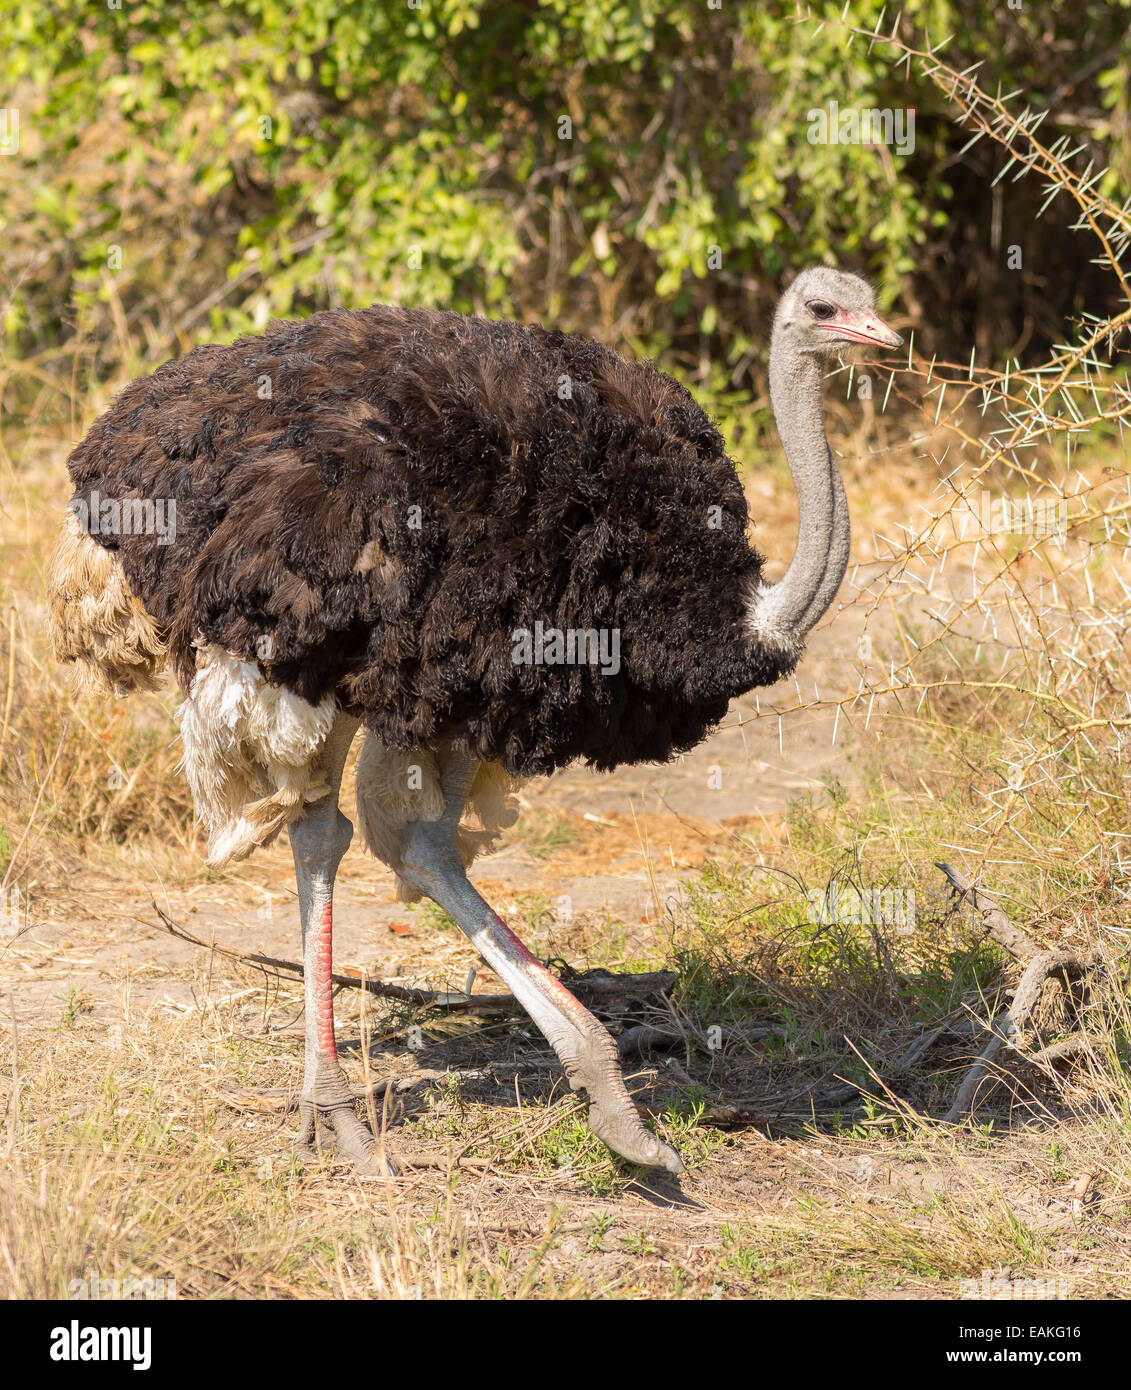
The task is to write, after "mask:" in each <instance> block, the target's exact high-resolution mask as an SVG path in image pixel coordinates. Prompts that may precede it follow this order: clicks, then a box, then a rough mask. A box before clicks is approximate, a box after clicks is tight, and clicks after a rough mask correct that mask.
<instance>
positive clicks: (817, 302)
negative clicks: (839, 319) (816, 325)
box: [806, 299, 836, 319]
mask: <svg viewBox="0 0 1131 1390" xmlns="http://www.w3.org/2000/svg"><path fill="white" fill-rule="evenodd" d="M806 307H807V308H808V310H809V312H810V313H811V314H812V315H813V317H814V318H818V319H831V318H833V317H834V316H835V314H836V306H835V305H833V304H826V303H825V301H824V300H823V299H811V300H810V301H809V303H808V305H807V306H806Z"/></svg>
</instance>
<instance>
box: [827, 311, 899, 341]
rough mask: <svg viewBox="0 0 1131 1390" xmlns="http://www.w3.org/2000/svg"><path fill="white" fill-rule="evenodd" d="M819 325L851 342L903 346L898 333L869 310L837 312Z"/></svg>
mask: <svg viewBox="0 0 1131 1390" xmlns="http://www.w3.org/2000/svg"><path fill="white" fill-rule="evenodd" d="M821 327H822V328H827V329H828V330H829V331H830V332H831V333H834V334H835V335H836V336H837V337H838V338H847V339H848V340H849V342H853V343H874V344H875V345H876V346H878V347H890V348H897V347H902V346H903V339H902V338H901V337H900V336H899V334H898V333H896V332H895V331H894V330H893V329H891V328H889V327H888V326H887V324H886V323H884V321H883V320H882V319H881V318H880V317H879V316H878V315H877V314H874V313H872V312H871V310H866V311H865V312H863V313H859V314H847V313H842V314H838V315H837V317H836V318H835V319H833V320H832V321H831V322H829V323H823V324H821Z"/></svg>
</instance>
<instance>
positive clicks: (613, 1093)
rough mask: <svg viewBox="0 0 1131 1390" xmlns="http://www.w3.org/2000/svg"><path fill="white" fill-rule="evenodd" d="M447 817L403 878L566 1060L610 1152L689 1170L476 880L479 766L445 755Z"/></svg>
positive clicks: (609, 1054) (409, 860)
mask: <svg viewBox="0 0 1131 1390" xmlns="http://www.w3.org/2000/svg"><path fill="white" fill-rule="evenodd" d="M440 766H441V773H440V775H441V780H442V783H443V789H444V813H443V815H442V816H441V818H440V819H439V820H435V821H416V822H414V823H413V824H412V825H410V826H409V827H408V829H407V832H406V835H405V840H404V845H403V850H402V858H401V864H400V866H399V868H398V872H399V873H400V874H401V876H402V877H403V878H406V879H407V880H408V881H409V882H410V883H412V884H413V885H414V886H415V887H417V888H419V889H420V891H421V892H423V893H427V894H428V896H429V897H430V898H431V899H432V900H433V901H434V902H436V903H439V905H440V906H441V907H442V908H443V909H444V910H445V911H446V912H447V913H448V914H449V915H450V916H451V917H452V918H453V919H454V920H455V921H456V922H457V923H458V924H459V926H460V928H461V930H462V931H464V932H465V933H466V934H467V936H469V937H470V938H471V940H472V942H474V944H475V946H476V948H477V949H478V951H479V953H480V954H481V955H482V956H483V958H484V959H485V960H486V961H487V962H488V964H489V965H490V966H491V968H492V969H493V970H494V971H495V973H496V974H497V975H498V976H499V977H500V978H501V979H503V980H505V981H506V983H507V984H508V985H509V986H510V989H511V992H512V993H513V994H514V996H515V998H516V999H517V1000H518V1001H519V1003H520V1004H521V1005H522V1006H523V1008H524V1009H525V1010H526V1012H527V1013H528V1014H529V1015H530V1017H531V1018H532V1019H533V1020H534V1022H535V1023H536V1024H537V1025H538V1027H539V1028H540V1029H541V1031H542V1032H543V1033H544V1034H545V1036H546V1039H547V1040H548V1042H549V1043H550V1045H551V1046H552V1047H553V1049H554V1051H555V1052H556V1053H557V1054H558V1056H559V1057H560V1058H561V1062H562V1065H563V1067H564V1068H565V1072H566V1076H567V1077H568V1078H569V1083H570V1086H571V1087H572V1088H573V1090H575V1091H579V1090H582V1089H584V1090H585V1091H586V1093H587V1094H588V1097H589V1126H590V1128H591V1129H592V1130H593V1133H594V1134H596V1135H597V1137H598V1138H599V1139H602V1140H604V1142H605V1143H606V1144H608V1146H609V1148H610V1149H613V1150H615V1152H616V1153H618V1154H620V1155H622V1157H624V1158H627V1159H628V1160H629V1161H630V1162H632V1163H639V1164H641V1165H642V1166H644V1167H647V1168H666V1169H667V1170H668V1171H669V1172H671V1173H678V1172H680V1171H681V1168H682V1164H681V1163H680V1161H679V1156H678V1155H677V1154H676V1152H675V1150H674V1149H672V1148H669V1146H668V1145H667V1144H665V1143H664V1142H663V1141H662V1140H660V1139H657V1138H656V1136H655V1135H654V1134H652V1133H650V1132H649V1131H648V1130H647V1129H645V1127H644V1125H643V1124H642V1123H641V1120H640V1117H639V1115H638V1114H637V1113H636V1107H635V1106H634V1105H633V1103H632V1100H631V1098H630V1097H629V1094H628V1092H627V1090H626V1089H625V1085H624V1079H623V1077H622V1076H621V1070H620V1060H619V1058H618V1056H617V1049H616V1044H615V1043H614V1042H613V1040H612V1038H611V1037H610V1036H609V1033H608V1032H607V1031H606V1029H605V1028H603V1027H602V1026H601V1024H600V1023H598V1022H597V1020H596V1019H595V1018H594V1017H593V1015H592V1014H591V1013H589V1012H588V1010H587V1009H584V1008H583V1007H582V1006H581V1004H580V1003H578V1001H577V1000H576V999H575V998H574V997H573V995H572V994H570V992H569V990H567V989H566V987H565V986H564V985H563V984H562V982H561V981H560V980H559V979H557V978H556V976H554V975H551V973H550V972H549V971H548V970H547V969H546V968H545V967H544V966H543V965H542V964H541V963H540V962H539V961H538V960H537V959H536V958H535V957H534V956H533V955H532V954H531V953H530V951H528V950H527V949H526V947H525V946H524V945H523V944H522V942H521V941H520V940H519V939H518V937H517V936H515V934H514V932H512V931H511V930H510V928H509V927H508V926H507V925H506V923H505V922H504V921H503V920H502V918H500V917H499V916H498V915H497V914H496V913H495V912H493V911H492V910H491V908H490V907H489V906H488V905H487V903H486V902H485V901H484V900H483V898H481V897H480V896H479V894H478V893H477V892H476V891H475V889H474V888H473V887H472V885H471V883H470V882H469V881H468V878H467V874H466V872H465V871H464V867H463V863H462V862H461V860H460V857H459V854H458V852H457V850H456V830H457V827H458V826H459V819H460V814H461V812H462V811H463V807H464V803H465V802H466V800H467V794H468V791H469V790H470V788H471V783H472V781H473V779H474V777H475V772H476V768H477V763H476V762H475V760H474V759H473V758H470V757H467V756H466V755H463V754H456V753H451V752H449V753H446V754H443V755H441V758H440Z"/></svg>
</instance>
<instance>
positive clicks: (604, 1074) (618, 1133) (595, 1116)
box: [564, 1020, 683, 1173]
mask: <svg viewBox="0 0 1131 1390" xmlns="http://www.w3.org/2000/svg"><path fill="white" fill-rule="evenodd" d="M594 1023H595V1024H596V1027H597V1028H598V1029H600V1033H599V1034H597V1033H594V1034H590V1035H589V1036H587V1037H585V1038H584V1040H583V1041H582V1042H581V1045H580V1047H579V1048H578V1052H577V1057H576V1061H574V1060H573V1059H570V1060H568V1061H565V1062H564V1065H565V1069H566V1075H567V1076H568V1077H569V1084H570V1086H571V1088H572V1089H573V1090H575V1091H580V1090H584V1091H585V1093H586V1095H587V1096H588V1098H589V1128H590V1129H591V1130H592V1131H593V1133H594V1134H595V1135H596V1136H597V1138H598V1139H600V1140H601V1141H602V1142H603V1143H605V1144H607V1145H608V1146H609V1148H610V1149H612V1150H613V1152H614V1153H618V1154H620V1156H621V1157H622V1158H626V1159H628V1161H629V1162H630V1163H637V1164H639V1165H640V1166H641V1167H642V1168H664V1169H666V1170H667V1171H668V1172H669V1173H682V1172H683V1164H682V1162H681V1161H680V1157H679V1154H677V1153H676V1151H675V1150H674V1149H673V1148H672V1147H671V1145H670V1144H665V1143H664V1141H663V1140H662V1139H659V1138H657V1137H656V1135H654V1134H653V1133H652V1132H651V1130H649V1129H646V1128H645V1126H644V1123H643V1121H642V1120H641V1119H640V1115H639V1112H638V1111H637V1109H636V1106H635V1104H634V1103H633V1100H632V1097H631V1096H630V1095H629V1094H628V1090H627V1088H626V1086H625V1084H624V1078H623V1077H622V1076H621V1071H620V1064H619V1060H618V1058H617V1051H616V1046H615V1044H614V1043H613V1040H612V1038H610V1037H609V1035H608V1033H607V1032H605V1030H604V1029H603V1028H601V1025H600V1024H598V1023H596V1020H594Z"/></svg>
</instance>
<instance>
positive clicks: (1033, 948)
mask: <svg viewBox="0 0 1131 1390" xmlns="http://www.w3.org/2000/svg"><path fill="white" fill-rule="evenodd" d="M935 868H936V869H941V870H942V872H943V873H944V874H945V875H946V878H947V880H948V882H949V883H950V885H951V887H952V888H953V889H954V890H955V891H956V892H957V894H958V896H959V899H962V898H967V899H968V900H969V902H970V905H971V906H972V907H973V908H974V911H975V912H980V913H981V914H982V924H983V926H984V927H985V928H986V935H987V936H989V937H990V938H991V939H992V940H994V941H996V942H997V944H998V945H999V946H1001V947H1003V949H1005V950H1006V951H1008V952H1009V954H1010V955H1011V956H1015V957H1016V958H1017V959H1018V960H1019V961H1022V962H1024V963H1025V964H1026V965H1027V964H1028V963H1029V962H1030V961H1031V960H1033V959H1035V958H1036V957H1037V956H1038V955H1040V953H1041V948H1040V946H1038V945H1037V944H1036V943H1035V942H1033V941H1030V939H1029V938H1028V937H1027V936H1026V935H1025V933H1024V932H1023V931H1019V930H1018V929H1017V928H1016V927H1015V926H1014V925H1013V924H1012V923H1011V922H1010V920H1009V918H1008V917H1007V916H1006V915H1005V913H1004V912H1003V911H1002V910H1001V908H1000V907H998V905H997V903H995V902H993V901H992V900H991V899H990V897H989V895H988V894H987V891H986V889H984V888H975V887H974V885H973V883H971V881H970V880H969V879H968V878H967V877H966V875H965V874H963V873H960V872H959V870H958V869H955V868H953V867H952V866H951V865H950V864H944V863H943V862H942V861H940V860H936V861H935Z"/></svg>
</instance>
